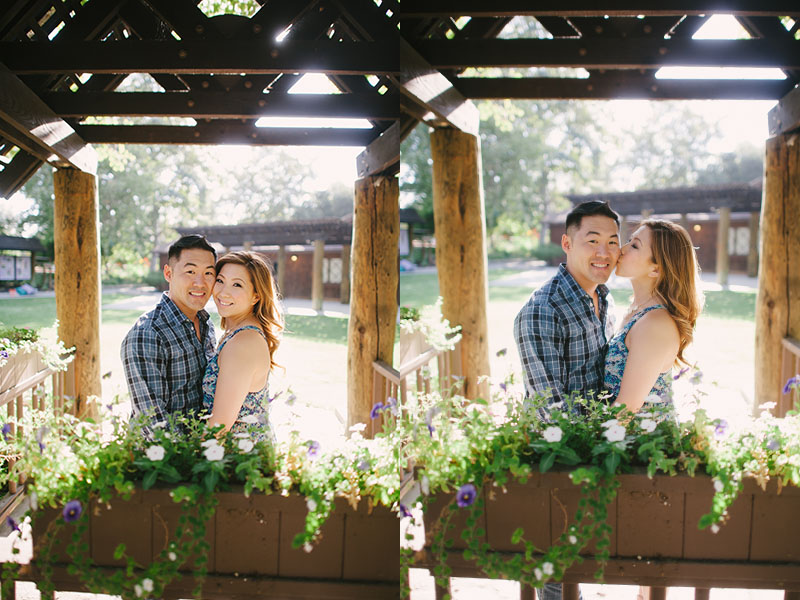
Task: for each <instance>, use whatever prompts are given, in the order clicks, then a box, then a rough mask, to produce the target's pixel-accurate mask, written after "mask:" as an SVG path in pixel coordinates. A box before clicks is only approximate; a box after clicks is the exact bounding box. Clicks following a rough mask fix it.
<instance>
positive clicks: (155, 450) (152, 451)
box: [144, 446, 164, 461]
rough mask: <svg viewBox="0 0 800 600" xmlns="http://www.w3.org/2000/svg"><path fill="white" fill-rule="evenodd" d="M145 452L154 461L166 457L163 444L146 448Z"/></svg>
mask: <svg viewBox="0 0 800 600" xmlns="http://www.w3.org/2000/svg"><path fill="white" fill-rule="evenodd" d="M144 453H145V455H146V456H147V458H149V459H150V460H152V461H156V460H163V459H164V447H163V446H150V447H149V448H148V449H147V450H145V452H144Z"/></svg>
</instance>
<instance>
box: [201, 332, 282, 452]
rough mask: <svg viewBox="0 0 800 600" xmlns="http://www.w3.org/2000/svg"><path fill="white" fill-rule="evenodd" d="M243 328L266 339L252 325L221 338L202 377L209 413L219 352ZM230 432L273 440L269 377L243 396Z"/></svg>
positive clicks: (217, 375) (216, 375) (262, 333)
mask: <svg viewBox="0 0 800 600" xmlns="http://www.w3.org/2000/svg"><path fill="white" fill-rule="evenodd" d="M245 329H254V330H256V331H258V332H259V333H260V334H261V335H262V336H263V337H264V339H265V340H266V339H267V338H266V336H265V335H264V332H263V331H261V329H260V328H258V327H256V326H254V325H246V326H244V327H240V328H239V329H235V330H234V331H233V332H231V334H230V335H229V336H228V337H226V338H225V339H224V340H222V343H221V344H220V345H219V348H217V351H216V352H215V353H214V356H213V357H211V360H209V361H208V366H207V367H206V372H205V375H204V377H203V406H204V407H205V409H206V410H207V411H208V412H209V414H210V413H211V410H212V408H213V407H214V393H215V392H216V389H217V377H219V353H220V352H222V349H223V348H224V347H225V344H227V343H228V342H229V341H230V340H231V339H232V338H233V336H235V335H236V334H237V333H239V332H240V331H244V330H245ZM231 432H232V433H234V434H243V435H248V436H249V437H250V438H251V439H253V440H254V441H258V440H270V441H274V439H275V437H274V434H273V432H272V428H271V427H270V425H269V379H268V380H267V383H266V384H264V387H263V388H262V389H260V390H259V391H257V392H248V394H247V395H246V396H245V397H244V402H242V408H241V409H239V416H238V417H237V418H236V421H235V422H234V424H233V425H232V426H231Z"/></svg>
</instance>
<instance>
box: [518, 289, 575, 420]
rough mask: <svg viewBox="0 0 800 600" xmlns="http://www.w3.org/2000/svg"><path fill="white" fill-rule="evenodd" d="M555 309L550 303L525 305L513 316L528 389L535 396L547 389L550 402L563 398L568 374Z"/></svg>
mask: <svg viewBox="0 0 800 600" xmlns="http://www.w3.org/2000/svg"><path fill="white" fill-rule="evenodd" d="M557 319H558V316H557V314H556V312H555V311H554V310H553V309H552V308H550V307H548V306H538V305H533V304H526V305H525V306H524V307H523V308H522V310H521V311H520V312H519V314H518V315H517V318H516V319H514V339H515V340H516V342H517V350H519V357H520V360H521V361H522V370H523V371H524V376H525V390H526V391H527V392H528V395H529V396H531V397H533V396H535V395H536V394H540V395H541V394H544V393H545V392H547V391H548V390H549V391H550V392H551V394H552V399H551V400H550V403H551V404H552V403H555V402H560V401H562V400H563V396H564V392H565V388H566V373H565V372H564V371H565V369H564V364H563V358H562V348H563V341H562V334H561V331H560V327H559V326H558V320H557Z"/></svg>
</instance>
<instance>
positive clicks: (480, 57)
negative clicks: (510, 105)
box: [413, 38, 800, 69]
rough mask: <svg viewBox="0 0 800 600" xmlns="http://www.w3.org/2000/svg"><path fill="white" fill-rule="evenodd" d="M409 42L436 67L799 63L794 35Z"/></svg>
mask: <svg viewBox="0 0 800 600" xmlns="http://www.w3.org/2000/svg"><path fill="white" fill-rule="evenodd" d="M413 44H414V47H415V48H416V49H417V50H418V51H419V52H420V54H421V55H422V56H423V57H424V58H425V59H426V60H427V61H428V62H429V63H430V64H431V66H433V67H434V68H437V69H463V68H466V67H522V68H524V67H573V68H581V67H583V68H591V67H595V68H604V69H653V68H658V67H664V66H683V67H686V66H691V67H703V66H708V67H774V68H779V69H795V68H798V67H800V41H797V40H792V41H776V40H755V39H750V40H692V39H669V40H665V39H660V40H659V39H648V38H637V39H605V38H604V39H591V40H583V39H580V40H572V39H553V40H542V39H494V40H468V41H467V40H463V41H462V40H447V41H443V40H414V42H413Z"/></svg>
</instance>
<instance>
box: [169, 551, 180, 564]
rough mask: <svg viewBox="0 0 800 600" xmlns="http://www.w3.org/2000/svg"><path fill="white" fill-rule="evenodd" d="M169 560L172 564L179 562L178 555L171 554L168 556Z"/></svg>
mask: <svg viewBox="0 0 800 600" xmlns="http://www.w3.org/2000/svg"><path fill="white" fill-rule="evenodd" d="M167 558H169V559H170V560H171V561H172V562H175V561H176V560H178V555H177V554H175V553H174V552H170V553H169V554H167Z"/></svg>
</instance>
